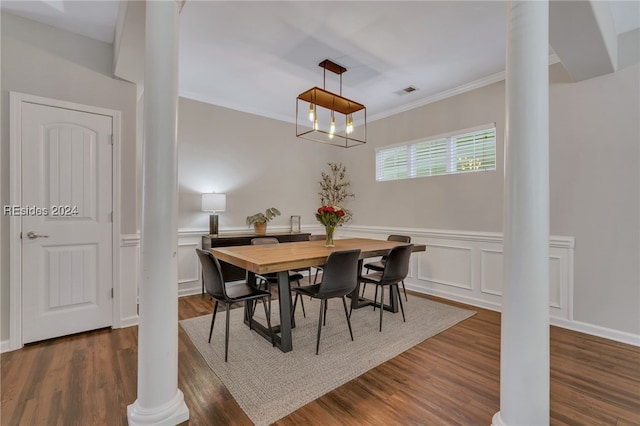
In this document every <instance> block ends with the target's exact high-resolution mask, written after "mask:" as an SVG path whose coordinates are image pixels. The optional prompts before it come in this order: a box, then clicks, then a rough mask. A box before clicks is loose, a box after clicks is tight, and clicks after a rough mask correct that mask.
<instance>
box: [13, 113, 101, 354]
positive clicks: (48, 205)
mask: <svg viewBox="0 0 640 426" xmlns="http://www.w3.org/2000/svg"><path fill="white" fill-rule="evenodd" d="M21 132H22V138H21V149H22V165H21V166H22V175H21V179H22V194H21V197H22V204H21V206H20V207H21V208H22V209H23V211H22V212H20V214H21V216H22V339H23V343H29V342H34V341H38V340H43V339H49V338H52V337H58V336H64V335H67V334H72V333H77V332H81V331H87V330H93V329H96V328H100V327H106V326H110V325H112V320H113V318H112V317H113V311H112V304H113V299H112V282H113V269H112V244H113V239H112V232H113V230H112V151H113V146H112V142H111V135H112V117H108V116H104V115H100V114H93V113H87V112H81V111H75V110H70V109H64V108H57V107H51V106H44V105H38V104H33V103H27V102H24V103H22V123H21Z"/></svg>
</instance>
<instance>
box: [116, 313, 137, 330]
mask: <svg viewBox="0 0 640 426" xmlns="http://www.w3.org/2000/svg"><path fill="white" fill-rule="evenodd" d="M134 325H138V315H134V316H130V317H126V318H122V319H121V320H120V327H119V328H125V327H131V326H134Z"/></svg>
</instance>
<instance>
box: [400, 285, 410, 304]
mask: <svg viewBox="0 0 640 426" xmlns="http://www.w3.org/2000/svg"><path fill="white" fill-rule="evenodd" d="M402 291H403V292H404V300H406V301H407V302H408V301H409V299H407V288H406V287H405V286H404V280H402Z"/></svg>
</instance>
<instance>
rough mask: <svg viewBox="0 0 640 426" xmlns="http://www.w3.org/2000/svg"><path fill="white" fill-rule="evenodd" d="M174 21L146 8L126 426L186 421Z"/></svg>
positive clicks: (164, 9) (166, 9) (159, 7)
mask: <svg viewBox="0 0 640 426" xmlns="http://www.w3.org/2000/svg"><path fill="white" fill-rule="evenodd" d="M178 19H179V4H178V3H177V2H175V1H148V2H146V20H145V21H146V22H145V25H146V29H145V73H144V132H145V135H144V148H143V153H144V154H143V155H144V163H143V178H142V182H143V183H142V186H143V189H142V242H141V246H142V256H141V264H142V277H141V282H140V296H139V297H140V312H139V325H138V398H137V399H136V401H135V402H134V403H133V404H132V405H130V406H128V407H127V417H128V420H129V424H130V425H151V424H153V425H176V424H178V423H181V422H183V421H185V420H188V419H189V409H188V408H187V406H186V405H185V403H184V396H183V394H182V392H181V391H180V390H179V389H178V267H177V248H178V230H177V217H178V184H177V182H178V180H177V176H178V173H177V169H178V166H177V164H178V163H177V142H176V128H177V122H176V121H177V105H178Z"/></svg>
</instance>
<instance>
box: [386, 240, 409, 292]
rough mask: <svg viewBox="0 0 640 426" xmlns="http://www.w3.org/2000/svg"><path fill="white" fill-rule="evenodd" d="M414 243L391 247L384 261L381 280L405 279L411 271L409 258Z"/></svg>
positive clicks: (396, 280)
mask: <svg viewBox="0 0 640 426" xmlns="http://www.w3.org/2000/svg"><path fill="white" fill-rule="evenodd" d="M412 251H413V244H407V245H404V246H397V247H394V248H392V249H391V251H390V252H389V254H388V255H387V260H386V262H385V263H384V271H383V272H382V278H381V280H380V281H381V282H383V283H398V282H400V281H402V280H404V279H405V278H406V277H407V274H408V273H409V260H410V259H411V252H412Z"/></svg>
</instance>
